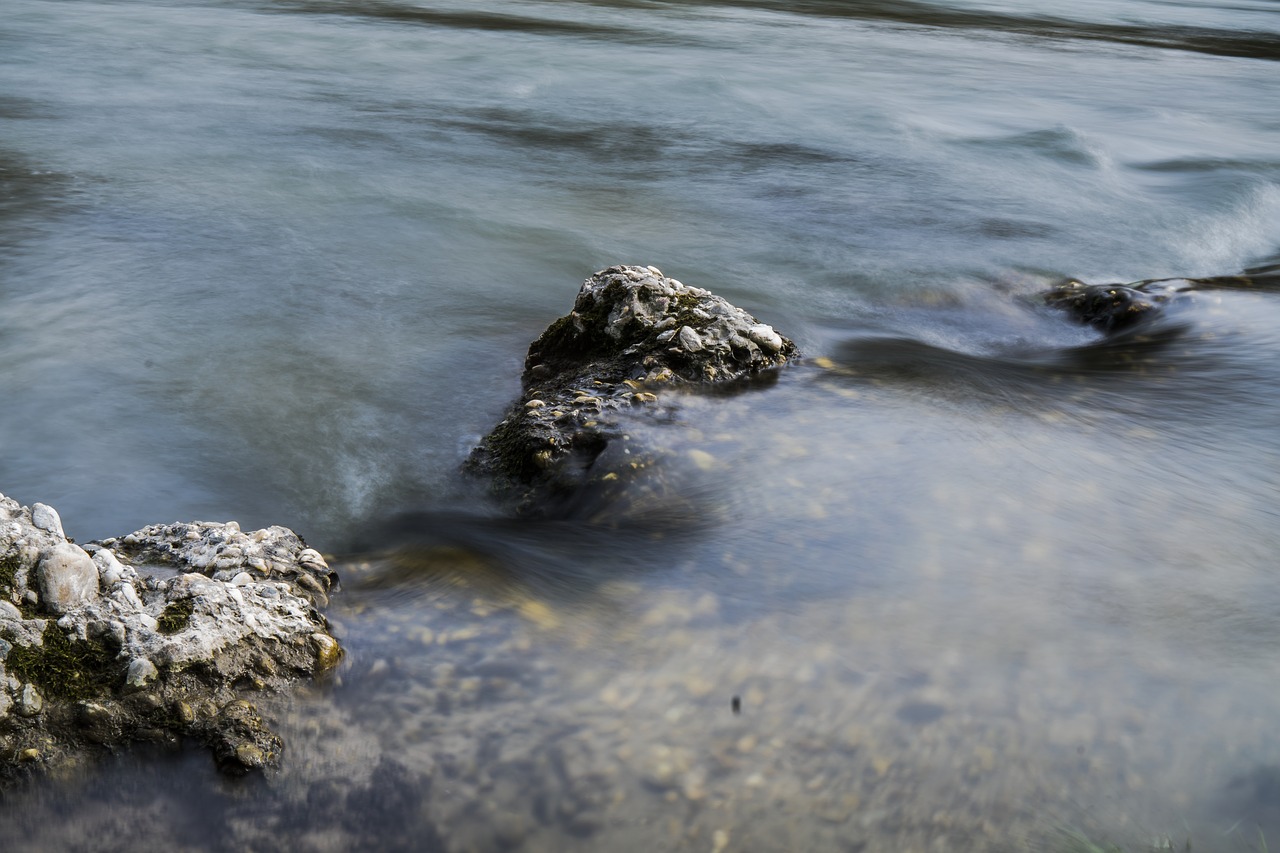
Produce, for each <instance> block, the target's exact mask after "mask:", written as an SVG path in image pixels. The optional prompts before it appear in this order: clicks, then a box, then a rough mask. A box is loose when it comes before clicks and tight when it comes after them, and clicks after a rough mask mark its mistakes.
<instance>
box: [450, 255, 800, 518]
mask: <svg viewBox="0 0 1280 853" xmlns="http://www.w3.org/2000/svg"><path fill="white" fill-rule="evenodd" d="M796 354H797V353H796V347H795V344H794V343H792V342H791V341H790V340H788V339H787V338H785V337H783V336H782V335H780V334H778V333H777V332H776V331H775V330H774V329H773V328H772V327H771V326H768V325H766V324H764V323H761V322H759V321H758V320H756V319H755V318H754V317H752V316H751V315H750V314H748V313H747V312H745V311H743V310H742V309H741V308H737V307H735V306H733V305H731V304H729V303H728V302H726V301H725V300H724V299H722V298H720V297H719V296H716V295H715V294H713V293H711V292H710V291H707V290H703V289H702V288H698V287H690V286H688V285H685V284H683V283H681V282H679V281H677V280H676V279H673V278H668V277H666V276H664V275H663V274H662V273H661V271H659V270H658V269H657V268H656V267H635V266H616V267H610V268H608V269H605V270H601V271H600V272H598V273H596V274H595V275H593V276H591V278H589V279H587V280H586V281H585V282H584V283H583V285H582V288H581V289H580V290H579V291H578V297H577V300H576V301H575V302H574V306H573V310H572V311H571V312H570V313H569V314H567V315H566V316H564V317H561V318H560V319H559V320H556V321H555V322H554V323H552V324H551V325H550V326H549V327H548V328H547V330H546V331H545V332H543V333H542V335H541V337H539V338H538V339H537V340H536V341H534V342H533V344H532V345H531V346H530V347H529V354H528V357H527V358H526V359H525V366H524V374H523V376H522V385H523V393H522V395H521V398H520V400H519V401H518V402H517V403H516V404H515V405H513V406H512V407H511V409H510V410H509V411H508V412H507V415H506V417H505V418H504V419H503V420H502V422H501V423H499V424H498V425H497V426H496V427H495V428H494V429H493V431H492V432H490V433H489V435H487V436H486V437H485V438H484V440H483V441H482V442H481V444H480V446H479V447H477V448H476V450H475V451H474V453H473V454H472V456H471V458H470V460H469V467H471V468H472V469H473V470H476V471H480V472H482V473H484V474H486V475H488V476H490V477H492V478H493V479H494V481H495V482H496V483H497V484H498V486H499V488H500V489H501V490H503V491H505V492H508V493H510V492H515V494H516V496H517V498H518V505H519V508H520V510H521V511H522V512H524V513H538V512H545V511H547V508H548V507H552V506H555V505H557V501H556V499H557V498H558V497H563V496H565V495H569V494H572V493H573V492H574V491H575V490H578V489H579V488H581V486H582V485H583V484H584V483H587V482H589V481H594V482H601V481H602V480H604V478H606V477H610V476H613V477H614V478H619V477H620V476H625V471H621V470H602V469H603V468H604V467H605V463H603V462H601V460H602V459H604V458H606V457H605V456H604V454H605V451H606V449H607V448H608V447H609V445H610V443H611V442H613V441H614V440H615V439H616V438H618V436H619V433H620V426H619V425H620V424H621V423H622V422H624V421H626V420H628V419H630V418H632V417H634V416H635V415H636V413H637V411H641V412H643V411H645V410H650V411H657V410H661V409H662V408H663V407H664V406H666V405H667V404H668V402H669V401H667V400H664V399H663V398H664V396H666V395H667V392H668V391H670V390H673V389H675V388H695V387H698V386H701V385H704V384H707V383H720V384H723V383H731V382H735V381H739V382H740V381H743V380H745V379H748V378H751V377H758V376H763V375H767V374H769V373H771V372H772V371H773V370H774V369H775V368H777V367H779V366H781V365H783V364H786V363H787V362H788V361H789V360H791V359H792V358H794V357H795V356H796ZM628 466H629V468H630V469H635V468H637V467H640V463H639V462H637V461H636V459H635V458H632V459H631V460H630V461H629V462H628Z"/></svg>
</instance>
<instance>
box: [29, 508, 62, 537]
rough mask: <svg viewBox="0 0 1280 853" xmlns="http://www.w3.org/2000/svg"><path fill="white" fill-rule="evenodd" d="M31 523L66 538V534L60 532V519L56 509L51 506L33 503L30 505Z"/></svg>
mask: <svg viewBox="0 0 1280 853" xmlns="http://www.w3.org/2000/svg"><path fill="white" fill-rule="evenodd" d="M31 523H32V524H34V525H35V526H36V527H39V528H40V529H41V530H44V531H47V532H49V533H52V534H53V535H54V536H57V537H58V538H59V539H66V538H67V534H65V533H63V532H62V519H61V518H60V517H59V516H58V511H57V510H56V509H54V508H53V507H51V506H47V505H45V504H40V503H38V504H34V505H33V506H32V507H31Z"/></svg>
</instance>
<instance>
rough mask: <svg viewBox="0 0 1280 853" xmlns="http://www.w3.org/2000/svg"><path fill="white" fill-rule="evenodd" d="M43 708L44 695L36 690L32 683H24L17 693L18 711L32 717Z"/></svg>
mask: <svg viewBox="0 0 1280 853" xmlns="http://www.w3.org/2000/svg"><path fill="white" fill-rule="evenodd" d="M42 710H44V697H43V696H41V695H40V691H39V690H36V687H35V685H34V684H24V685H23V686H22V690H21V691H20V692H19V693H18V713H19V714H21V715H22V716H24V717H34V716H35V715H36V714H39V713H40V712H41V711H42Z"/></svg>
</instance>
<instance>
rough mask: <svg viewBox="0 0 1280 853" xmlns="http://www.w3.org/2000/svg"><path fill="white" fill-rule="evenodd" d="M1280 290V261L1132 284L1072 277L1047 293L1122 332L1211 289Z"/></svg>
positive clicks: (1082, 316) (1058, 304) (1086, 319)
mask: <svg viewBox="0 0 1280 853" xmlns="http://www.w3.org/2000/svg"><path fill="white" fill-rule="evenodd" d="M1223 290H1236V291H1269V292H1277V291H1280V264H1275V265H1270V266H1264V267H1257V268H1254V269H1251V270H1246V271H1245V272H1244V273H1243V274H1241V275H1229V276H1213V277H1210V278H1159V279H1146V280H1143V281H1135V282H1130V283H1128V284H1085V283H1084V282H1082V281H1078V280H1076V279H1068V280H1067V281H1064V282H1063V283H1061V284H1059V285H1057V286H1056V287H1053V288H1051V289H1050V290H1048V291H1047V292H1045V293H1044V294H1043V297H1042V298H1043V299H1044V302H1045V304H1046V305H1048V306H1049V307H1051V308H1056V309H1058V310H1061V311H1065V312H1067V313H1068V314H1070V315H1071V316H1072V317H1073V318H1074V319H1075V320H1077V321H1078V322H1081V323H1085V324H1087V325H1090V326H1093V327H1094V328H1095V329H1098V330H1099V331H1102V332H1119V331H1123V330H1124V329H1128V328H1131V327H1133V326H1134V325H1135V324H1137V323H1139V322H1142V321H1145V320H1149V319H1151V318H1153V317H1155V316H1156V315H1157V313H1158V310H1159V309H1161V308H1163V307H1164V306H1167V305H1169V304H1172V303H1174V302H1176V301H1180V300H1185V299H1190V298H1192V294H1195V293H1203V292H1209V291H1223Z"/></svg>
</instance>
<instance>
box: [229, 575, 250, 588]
mask: <svg viewBox="0 0 1280 853" xmlns="http://www.w3.org/2000/svg"><path fill="white" fill-rule="evenodd" d="M248 583H253V575H251V574H249V573H248V572H240V573H239V574H237V575H236V576H235V577H233V578H232V579H231V585H232V586H244V585H245V584H248Z"/></svg>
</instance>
